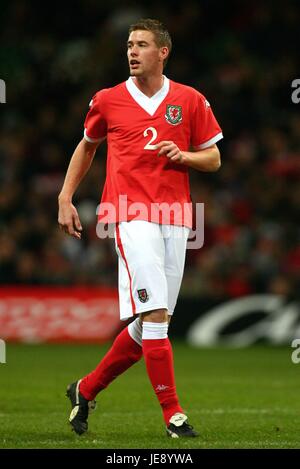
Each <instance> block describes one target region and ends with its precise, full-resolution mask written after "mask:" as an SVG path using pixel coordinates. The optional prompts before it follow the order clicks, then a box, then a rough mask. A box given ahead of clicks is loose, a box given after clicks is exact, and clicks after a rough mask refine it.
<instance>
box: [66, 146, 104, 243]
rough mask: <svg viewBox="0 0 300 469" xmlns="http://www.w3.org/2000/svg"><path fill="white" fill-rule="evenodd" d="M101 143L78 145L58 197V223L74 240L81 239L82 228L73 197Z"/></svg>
mask: <svg viewBox="0 0 300 469" xmlns="http://www.w3.org/2000/svg"><path fill="white" fill-rule="evenodd" d="M103 140H105V138H103V139H102V140H100V141H99V142H96V143H90V142H88V141H87V140H85V139H84V138H83V139H82V140H81V141H80V142H79V144H78V145H77V147H76V149H75V151H74V153H73V155H72V158H71V160H70V164H69V167H68V170H67V173H66V177H65V181H64V184H63V187H62V190H61V192H60V194H59V196H58V206H59V210H58V223H59V226H60V228H61V229H62V230H64V231H65V232H66V233H67V234H69V235H71V236H74V238H78V239H80V238H81V230H82V226H81V223H80V220H79V216H78V213H77V210H76V208H75V207H74V205H73V204H72V197H73V195H74V192H75V191H76V189H77V187H78V186H79V183H80V181H81V180H82V179H83V177H84V176H85V174H86V173H87V171H88V170H89V168H90V166H91V164H92V161H93V159H94V156H95V153H96V149H97V147H98V146H99V145H100V143H101V142H102V141H103Z"/></svg>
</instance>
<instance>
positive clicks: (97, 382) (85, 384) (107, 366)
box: [79, 327, 143, 401]
mask: <svg viewBox="0 0 300 469" xmlns="http://www.w3.org/2000/svg"><path fill="white" fill-rule="evenodd" d="M142 354H143V352H142V347H141V346H140V345H139V344H138V343H137V342H135V340H133V339H132V338H131V337H130V335H129V333H128V327H125V329H123V330H122V332H120V334H119V335H118V336H117V337H116V339H115V341H114V343H113V345H112V347H111V348H110V350H109V351H108V352H107V354H106V355H105V356H104V358H103V359H102V360H101V362H100V363H99V365H98V366H97V368H96V369H95V370H94V371H92V372H91V373H89V374H88V375H87V376H85V377H84V378H83V379H82V380H81V382H80V385H79V391H80V393H81V394H82V395H83V397H85V398H86V399H88V400H89V401H91V400H93V399H95V397H96V395H97V394H98V392H99V391H101V390H102V389H104V388H106V387H107V386H108V385H109V384H110V383H111V382H112V381H113V380H114V379H115V378H116V377H117V376H119V375H120V374H122V373H123V372H124V371H126V370H127V369H128V368H129V367H130V366H132V365H133V364H134V363H136V362H137V361H138V360H139V359H140V358H141V356H142Z"/></svg>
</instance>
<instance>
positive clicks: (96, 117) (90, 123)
mask: <svg viewBox="0 0 300 469" xmlns="http://www.w3.org/2000/svg"><path fill="white" fill-rule="evenodd" d="M89 106H90V110H89V111H88V113H87V115H86V118H85V121H84V138H85V139H86V140H87V141H88V142H91V143H94V142H98V141H100V140H101V139H102V138H104V137H106V131H107V124H106V119H105V117H104V103H103V97H102V94H101V91H99V92H98V93H96V94H95V95H94V96H93V99H92V100H91V101H90V104H89Z"/></svg>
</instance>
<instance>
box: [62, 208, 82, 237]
mask: <svg viewBox="0 0 300 469" xmlns="http://www.w3.org/2000/svg"><path fill="white" fill-rule="evenodd" d="M58 204H59V210H58V223H59V227H60V229H61V230H63V231H64V232H65V233H67V234H69V235H70V236H73V237H74V238H78V239H81V231H82V226H81V223H80V220H79V216H78V212H77V210H76V208H75V207H74V205H73V204H72V202H70V201H69V200H62V199H59V200H58Z"/></svg>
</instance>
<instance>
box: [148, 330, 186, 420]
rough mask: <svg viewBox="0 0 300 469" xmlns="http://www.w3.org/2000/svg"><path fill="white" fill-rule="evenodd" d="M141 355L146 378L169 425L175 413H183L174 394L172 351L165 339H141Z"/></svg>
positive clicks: (167, 340) (169, 343)
mask: <svg viewBox="0 0 300 469" xmlns="http://www.w3.org/2000/svg"><path fill="white" fill-rule="evenodd" d="M142 345H143V354H144V359H145V362H146V367H147V371H148V376H149V378H150V381H151V383H152V386H153V389H154V391H155V394H156V395H157V397H158V400H159V402H160V405H161V407H162V411H163V416H164V420H165V422H166V424H167V425H169V420H170V418H171V417H172V416H173V415H174V414H176V412H181V413H182V412H183V410H182V408H181V407H180V405H179V402H178V397H177V394H176V385H175V376H174V364H173V351H172V346H171V342H170V341H169V339H168V338H166V339H143V341H142Z"/></svg>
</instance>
